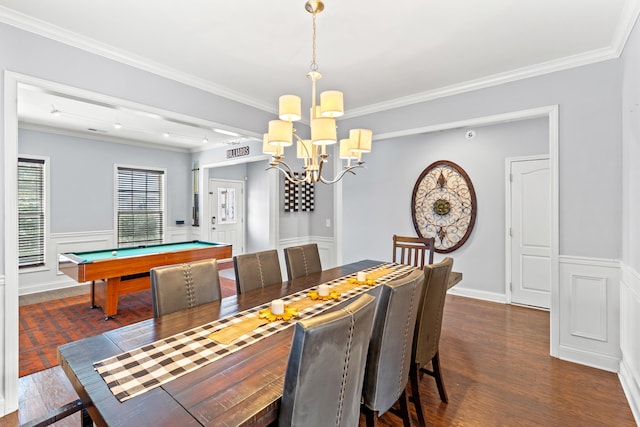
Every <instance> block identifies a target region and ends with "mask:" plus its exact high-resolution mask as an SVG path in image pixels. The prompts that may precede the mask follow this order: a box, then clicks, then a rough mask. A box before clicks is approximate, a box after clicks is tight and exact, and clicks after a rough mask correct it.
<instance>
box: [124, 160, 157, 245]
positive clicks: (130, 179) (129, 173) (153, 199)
mask: <svg viewBox="0 0 640 427" xmlns="http://www.w3.org/2000/svg"><path fill="white" fill-rule="evenodd" d="M117 191H118V197H117V198H118V207H117V227H118V230H117V231H118V247H122V246H138V245H147V244H159V243H162V242H163V241H164V172H163V171H159V170H144V169H135V168H128V167H118V190H117Z"/></svg>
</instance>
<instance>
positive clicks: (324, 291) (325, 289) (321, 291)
mask: <svg viewBox="0 0 640 427" xmlns="http://www.w3.org/2000/svg"><path fill="white" fill-rule="evenodd" d="M318 295H320V296H321V297H327V296H329V286H328V285H319V286H318Z"/></svg>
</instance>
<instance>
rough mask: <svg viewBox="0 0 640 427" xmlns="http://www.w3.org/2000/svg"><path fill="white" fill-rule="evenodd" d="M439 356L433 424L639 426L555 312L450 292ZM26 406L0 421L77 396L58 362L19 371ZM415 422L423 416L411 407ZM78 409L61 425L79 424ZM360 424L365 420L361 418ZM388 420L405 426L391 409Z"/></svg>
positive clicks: (424, 391)
mask: <svg viewBox="0 0 640 427" xmlns="http://www.w3.org/2000/svg"><path fill="white" fill-rule="evenodd" d="M440 358H441V364H442V368H443V372H444V382H445V386H446V388H447V392H448V394H449V404H444V403H441V402H440V400H439V397H438V393H437V390H436V387H435V382H434V380H433V379H432V378H430V377H428V376H425V377H424V378H423V380H422V381H421V395H422V399H423V401H424V402H425V404H424V409H425V416H426V418H427V421H428V422H429V423H430V425H432V426H616V427H618V426H635V425H636V424H635V421H634V419H633V416H632V414H631V410H630V408H629V405H628V403H627V401H626V398H625V396H624V393H623V391H622V387H621V386H620V382H619V380H618V377H617V375H616V374H614V373H611V372H605V371H601V370H598V369H594V368H589V367H586V366H581V365H577V364H573V363H570V362H565V361H562V360H558V359H555V358H552V357H550V356H549V314H548V313H547V312H545V311H539V310H533V309H528V308H524V307H517V306H509V305H503V304H496V303H490V302H484V301H479V300H474V299H469V298H464V297H459V296H451V295H450V296H448V297H447V303H446V306H445V316H444V323H443V331H442V337H441V341H440ZM19 389H20V410H19V413H18V414H17V415H15V414H13V415H9V416H7V417H4V418H2V419H0V426H1V427H4V426H11V427H13V426H15V425H17V424H18V422H20V423H24V422H26V421H29V420H31V419H33V418H35V417H37V416H39V415H41V413H42V412H43V411H46V410H47V409H49V408H55V407H58V406H61V405H63V404H66V403H68V402H70V401H73V400H74V399H76V398H77V395H76V394H75V392H74V391H73V389H72V388H71V386H70V384H69V382H68V380H67V379H66V376H65V375H64V373H62V371H61V370H60V368H59V367H56V368H53V369H50V370H47V371H43V372H40V373H36V374H33V375H30V376H27V377H23V378H20V382H19ZM412 417H413V422H414V423H415V422H416V418H415V411H413V410H412ZM79 424H80V418H79V416H78V414H76V415H74V416H72V417H69V418H67V419H65V420H62V421H59V422H58V423H56V424H54V425H55V426H58V427H62V426H65V427H66V426H78V425H79ZM360 425H361V426H364V419H363V418H361V422H360ZM379 425H381V426H398V425H402V423H401V421H400V420H399V419H398V418H397V417H395V416H394V415H392V414H384V415H383V416H382V417H381V418H380V422H379Z"/></svg>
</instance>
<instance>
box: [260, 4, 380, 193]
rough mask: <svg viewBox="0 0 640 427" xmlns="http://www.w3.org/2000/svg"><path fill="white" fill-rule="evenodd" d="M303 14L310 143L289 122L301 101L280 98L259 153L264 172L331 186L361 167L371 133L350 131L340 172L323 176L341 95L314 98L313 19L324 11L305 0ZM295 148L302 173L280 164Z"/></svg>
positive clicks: (344, 141)
mask: <svg viewBox="0 0 640 427" xmlns="http://www.w3.org/2000/svg"><path fill="white" fill-rule="evenodd" d="M305 9H306V10H307V12H309V13H311V14H312V15H313V38H312V40H313V44H312V46H313V47H312V57H311V67H310V68H311V70H310V71H309V72H308V73H307V77H308V78H309V79H311V105H312V107H311V108H310V120H309V124H310V127H311V132H310V133H311V139H302V138H301V137H300V136H298V134H297V132H296V129H295V128H294V127H293V122H295V121H298V120H300V119H301V118H302V114H301V110H302V107H301V100H300V97H299V96H296V95H282V96H281V97H280V98H279V103H278V104H279V105H278V106H279V113H278V118H279V120H271V121H269V131H268V132H267V133H265V134H264V137H263V143H262V151H263V152H264V153H265V154H270V155H271V160H270V161H269V167H268V168H267V169H278V170H280V171H281V172H282V173H284V175H285V177H286V178H287V179H288V180H289V181H291V182H292V183H294V184H301V183H310V184H311V183H315V182H323V183H325V184H333V183H336V182H338V181H339V180H340V179H342V177H343V176H344V175H345V174H346V173H347V172H349V173H352V174H354V175H355V172H354V171H353V169H355V168H361V167H364V166H363V165H364V162H363V161H362V153H369V152H370V151H371V140H372V136H373V133H372V131H371V130H370V129H352V130H350V131H349V137H348V138H345V139H341V140H340V154H339V155H340V158H341V159H345V160H346V161H347V163H346V165H345V166H344V168H343V169H342V170H341V171H340V172H339V173H338V174H337V175H336V176H335V177H334V178H332V179H326V178H325V177H324V176H323V175H322V172H323V165H324V164H325V163H326V162H327V158H328V157H329V155H328V154H327V145H332V144H335V143H336V142H338V138H337V126H336V118H337V117H340V116H342V115H343V114H344V106H343V95H342V92H340V91H337V90H328V91H325V92H322V93H321V94H320V103H319V104H318V99H317V97H316V82H317V81H318V80H320V78H321V77H322V74H320V72H319V71H318V64H317V63H316V15H317V14H319V13H320V12H322V11H323V10H324V3H322V1H319V0H309V1H307V3H306V4H305ZM294 141H295V142H296V144H297V146H296V148H297V150H296V153H297V158H299V159H303V162H304V163H303V167H302V172H301V173H300V174H298V173H296V172H294V171H293V169H292V168H291V166H289V165H288V164H287V163H286V162H285V161H284V149H285V147H290V146H292V145H293V142H294Z"/></svg>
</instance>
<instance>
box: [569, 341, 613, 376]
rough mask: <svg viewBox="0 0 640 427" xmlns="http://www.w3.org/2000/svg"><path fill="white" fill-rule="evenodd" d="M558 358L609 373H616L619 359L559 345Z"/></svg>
mask: <svg viewBox="0 0 640 427" xmlns="http://www.w3.org/2000/svg"><path fill="white" fill-rule="evenodd" d="M558 358H560V359H562V360H566V361H567V362H573V363H578V364H580V365H585V366H591V367H592V368H597V369H602V370H604V371H609V372H618V368H619V365H620V358H619V357H617V356H612V355H608V354H599V353H595V352H593V351H589V350H584V349H581V348H574V347H570V346H566V345H562V344H561V345H560V348H559V351H558Z"/></svg>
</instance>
